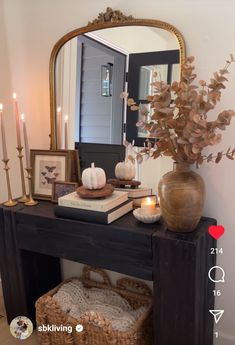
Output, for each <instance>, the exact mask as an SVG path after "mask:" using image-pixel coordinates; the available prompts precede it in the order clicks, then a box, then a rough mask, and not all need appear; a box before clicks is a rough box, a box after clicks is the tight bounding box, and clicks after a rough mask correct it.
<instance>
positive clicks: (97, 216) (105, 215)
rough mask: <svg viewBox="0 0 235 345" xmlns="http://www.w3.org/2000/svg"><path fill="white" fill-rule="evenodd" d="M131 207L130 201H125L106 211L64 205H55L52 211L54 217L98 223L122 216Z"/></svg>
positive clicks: (109, 221)
mask: <svg viewBox="0 0 235 345" xmlns="http://www.w3.org/2000/svg"><path fill="white" fill-rule="evenodd" d="M132 209H133V205H132V201H129V200H128V201H125V202H124V203H122V204H121V205H119V206H116V207H114V208H112V209H111V210H109V211H107V212H98V211H93V210H84V209H80V208H73V207H65V206H60V205H56V206H55V208H54V212H55V215H56V217H63V218H70V219H76V220H82V221H88V222H95V223H99V224H110V223H112V222H113V221H115V220H116V219H118V218H120V217H122V216H124V215H125V214H126V213H128V212H130V211H131V210H132Z"/></svg>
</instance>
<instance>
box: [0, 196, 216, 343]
mask: <svg viewBox="0 0 235 345" xmlns="http://www.w3.org/2000/svg"><path fill="white" fill-rule="evenodd" d="M214 224H216V221H215V220H214V219H211V218H202V220H201V222H200V224H199V226H198V228H197V229H196V231H194V232H193V233H190V234H180V233H173V232H170V231H168V230H167V229H166V227H165V226H164V225H163V224H162V223H155V224H151V225H150V224H148V225H145V224H142V223H139V222H138V221H137V220H136V219H135V218H134V217H133V216H132V214H128V215H126V216H124V217H122V218H120V219H118V220H117V221H115V222H114V223H112V224H110V225H100V224H94V223H88V222H82V221H73V220H68V219H60V218H56V217H55V216H54V213H53V205H52V204H51V203H49V202H40V204H39V205H37V206H33V207H25V206H24V205H17V206H15V207H14V208H6V207H3V206H0V265H1V266H0V268H1V277H2V285H3V293H4V299H5V305H6V311H7V317H8V322H10V321H11V320H12V319H13V318H14V317H16V316H18V315H25V316H28V317H29V318H31V319H32V320H34V319H35V308H34V303H35V301H36V299H37V298H38V297H39V296H41V295H42V294H44V293H45V292H46V291H48V290H49V289H51V288H52V287H54V286H55V285H57V284H58V283H59V282H60V281H61V275H60V258H64V259H69V260H73V261H77V262H80V263H84V264H89V265H93V266H97V267H101V268H104V269H109V270H113V271H116V272H121V273H123V274H127V275H130V276H133V277H137V278H142V279H146V280H153V283H154V296H153V303H154V339H155V340H154V344H155V345H212V344H213V317H212V316H211V315H210V313H209V309H213V305H214V299H213V293H212V290H213V289H214V285H213V283H212V282H211V281H209V279H208V275H207V274H208V270H209V268H210V267H212V266H213V265H215V256H214V255H210V248H211V247H215V246H216V243H215V241H214V240H213V239H212V238H211V237H210V236H209V234H208V231H207V230H208V227H209V226H210V225H214Z"/></svg>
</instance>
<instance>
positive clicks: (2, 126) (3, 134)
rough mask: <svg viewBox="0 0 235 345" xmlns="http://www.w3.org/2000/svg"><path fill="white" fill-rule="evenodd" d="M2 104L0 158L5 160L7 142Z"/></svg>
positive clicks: (0, 110) (0, 108) (6, 158)
mask: <svg viewBox="0 0 235 345" xmlns="http://www.w3.org/2000/svg"><path fill="white" fill-rule="evenodd" d="M2 114H3V105H2V103H0V123H1V134H2V160H3V161H7V160H8V157H7V144H6V134H5V127H4V123H3V115H2Z"/></svg>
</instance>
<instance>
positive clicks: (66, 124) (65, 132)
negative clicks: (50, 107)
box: [64, 115, 69, 150]
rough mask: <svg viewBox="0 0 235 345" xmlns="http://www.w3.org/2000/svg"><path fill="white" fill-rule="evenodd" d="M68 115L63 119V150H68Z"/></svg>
mask: <svg viewBox="0 0 235 345" xmlns="http://www.w3.org/2000/svg"><path fill="white" fill-rule="evenodd" d="M68 119H69V117H68V115H65V117H64V148H65V150H68Z"/></svg>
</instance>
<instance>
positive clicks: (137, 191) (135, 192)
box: [115, 187, 154, 207]
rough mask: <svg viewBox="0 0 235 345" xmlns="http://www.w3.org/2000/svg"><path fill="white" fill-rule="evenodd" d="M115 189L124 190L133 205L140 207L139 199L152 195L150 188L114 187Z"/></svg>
mask: <svg viewBox="0 0 235 345" xmlns="http://www.w3.org/2000/svg"><path fill="white" fill-rule="evenodd" d="M115 191H124V192H127V193H128V198H129V200H131V201H133V206H134V207H140V206H141V201H142V199H143V198H146V197H148V196H154V195H153V194H152V189H151V188H144V187H143V188H142V187H138V188H126V187H125V188H115Z"/></svg>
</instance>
